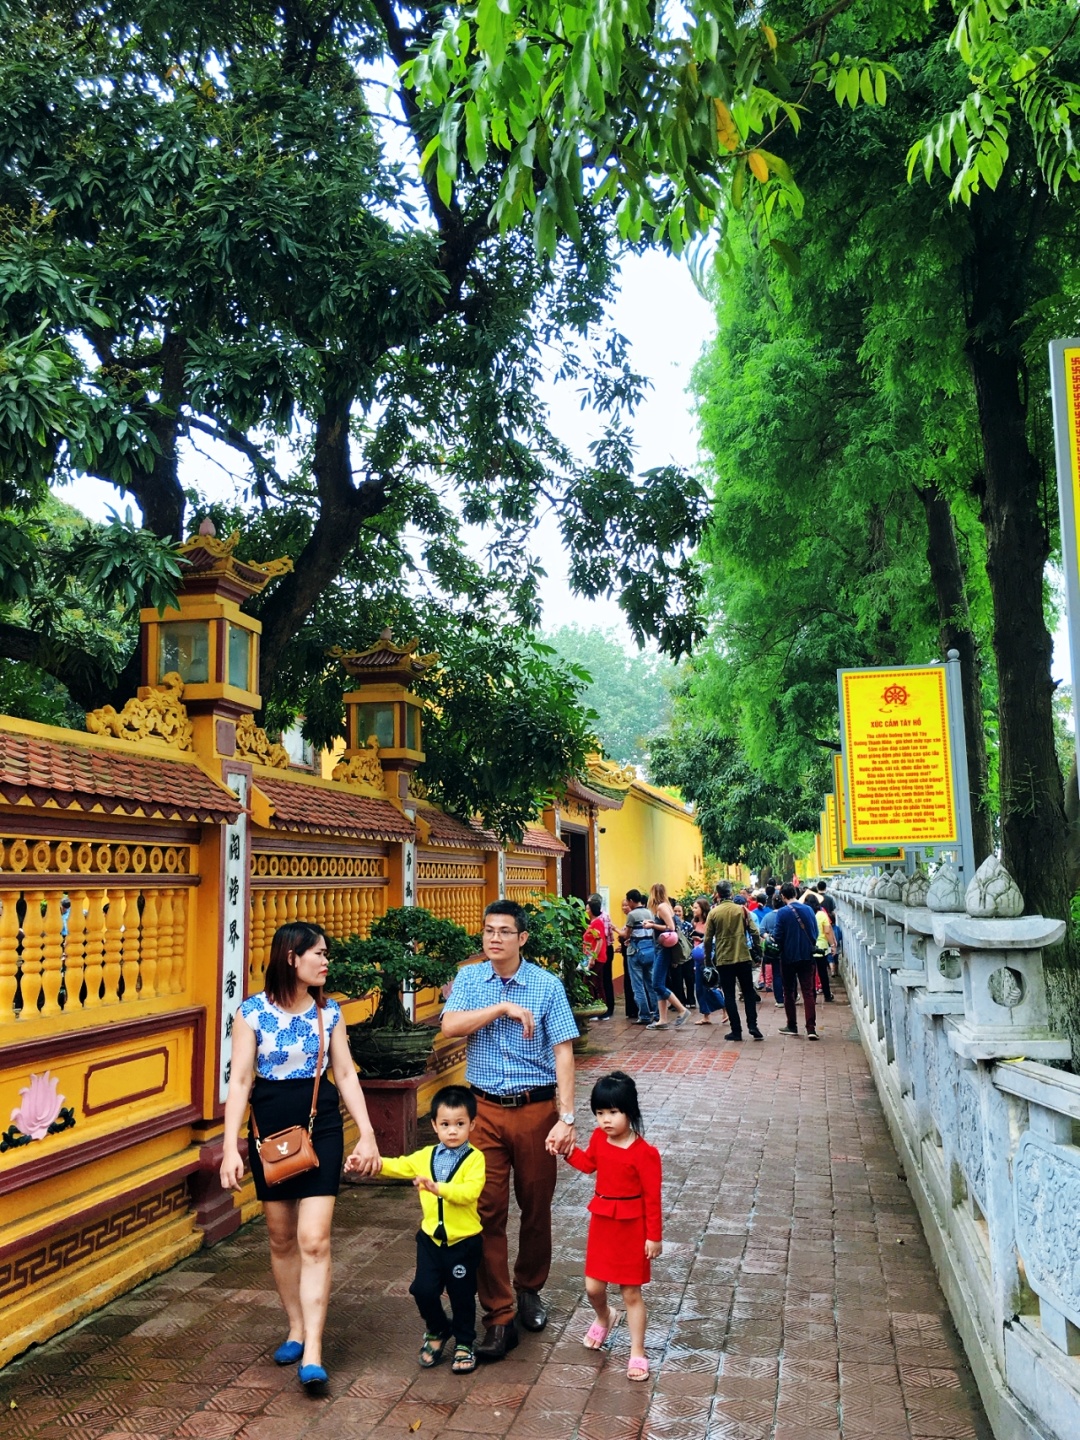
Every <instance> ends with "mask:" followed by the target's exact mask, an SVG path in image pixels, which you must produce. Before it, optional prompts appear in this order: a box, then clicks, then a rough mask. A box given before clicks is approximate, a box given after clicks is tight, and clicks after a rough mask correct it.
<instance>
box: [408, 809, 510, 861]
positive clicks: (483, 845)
mask: <svg viewBox="0 0 1080 1440" xmlns="http://www.w3.org/2000/svg"><path fill="white" fill-rule="evenodd" d="M416 813H417V815H418V817H419V818H420V819H422V820H423V821H425V823H426V824H427V825H428V827H429V829H430V832H431V833H430V835H429V836H428V841H427V843H428V844H429V845H447V846H453V847H455V848H456V849H460V850H498V848H499V842H498V840H497V839H496V837H495V836H494V835H493V834H492V833H491V831H490V830H484V829H483V828H482V827H481V826H479V825H477V824H475V823H474V824H466V823H465V821H464V820H458V819H456V818H455V816H453V815H448V814H447V813H446V811H445V810H439V809H437V808H436V807H435V806H434V805H431V806H428V805H424V806H422V807H420V808H419V809H418V810H417V812H416Z"/></svg>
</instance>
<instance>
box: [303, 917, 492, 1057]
mask: <svg viewBox="0 0 1080 1440" xmlns="http://www.w3.org/2000/svg"><path fill="white" fill-rule="evenodd" d="M475 948H476V947H475V946H474V944H473V942H472V940H471V939H470V937H469V934H468V932H467V931H466V930H464V929H463V928H462V927H461V926H460V925H456V924H455V923H454V922H453V921H452V920H440V919H438V918H437V917H436V916H434V915H432V913H431V911H430V910H424V909H422V908H420V907H412V906H402V907H401V908H399V909H396V910H388V911H387V912H386V914H385V915H383V916H382V917H381V918H380V919H378V920H376V921H375V923H374V924H373V925H372V927H371V934H370V935H369V937H368V938H367V939H366V940H364V939H361V938H360V936H358V935H352V936H350V937H349V939H348V940H336V941H334V943H333V945H332V947H331V951H330V968H329V973H328V974H327V977H326V984H327V988H328V989H330V990H336V991H342V992H344V993H345V994H346V995H349V996H352V997H354V998H357V999H359V998H361V997H363V996H368V995H377V996H378V997H379V999H378V1004H377V1006H376V1007H375V1013H374V1014H373V1015H372V1016H371V1018H370V1019H369V1020H365V1021H363V1022H362V1023H361V1024H359V1025H350V1026H349V1027H348V1035H349V1049H350V1050H351V1051H352V1056H353V1059H354V1060H355V1061H356V1063H357V1065H358V1066H359V1068H360V1072H361V1074H362V1075H363V1076H364V1077H371V1078H373V1079H401V1078H403V1077H408V1076H415V1075H422V1074H423V1073H424V1071H425V1070H426V1069H427V1063H428V1057H429V1056H430V1054H431V1047H432V1045H433V1044H434V1041H435V1031H434V1030H433V1029H432V1027H431V1026H430V1025H424V1024H419V1025H418V1024H416V1023H415V1022H414V1021H413V1020H412V1019H410V1017H409V1013H408V1011H407V1010H406V1008H405V997H406V996H407V995H410V994H415V993H416V992H417V991H419V990H426V989H428V988H429V987H431V988H434V989H441V987H442V986H443V985H446V984H447V983H448V982H449V981H451V980H453V978H454V976H455V975H456V974H457V972H458V967H459V966H460V965H462V964H463V963H464V962H465V961H466V960H468V959H469V958H470V956H472V955H473V954H475Z"/></svg>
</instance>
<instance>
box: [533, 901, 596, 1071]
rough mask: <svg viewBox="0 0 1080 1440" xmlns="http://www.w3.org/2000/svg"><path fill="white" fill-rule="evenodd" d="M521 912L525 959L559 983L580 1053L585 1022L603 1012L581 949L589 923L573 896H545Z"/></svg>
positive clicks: (583, 908) (587, 1022) (585, 1034)
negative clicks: (525, 923)
mask: <svg viewBox="0 0 1080 1440" xmlns="http://www.w3.org/2000/svg"><path fill="white" fill-rule="evenodd" d="M523 908H524V910H525V913H526V915H527V916H528V917H529V918H528V930H529V938H528V940H527V941H526V944H525V950H524V956H525V959H526V960H532V961H533V962H534V964H537V965H542V966H543V967H544V969H545V970H550V971H551V972H552V974H553V975H558V977H559V979H560V980H561V981H562V983H563V989H564V990H565V991H566V998H567V999H568V1000H569V1001H570V1008H571V1010H572V1011H573V1012H574V1019H575V1020H576V1021H577V1026H578V1029H579V1030H580V1031H581V1037H580V1044H579V1042H578V1041H575V1042H574V1047H575V1049H583V1048H584V1045H585V1040H586V1038H587V1036H588V1033H589V1021H590V1020H591V1019H592V1018H593V1016H595V1015H602V1014H603V1013H604V1011H605V1009H606V1006H605V1005H604V1003H603V1002H602V1001H598V1000H597V999H596V997H595V995H594V994H593V992H592V989H591V988H590V985H589V982H588V979H587V976H588V969H587V967H586V963H585V952H584V948H583V946H582V939H583V937H584V934H585V927H586V926H587V925H588V923H589V917H588V915H587V914H586V912H585V906H584V905H583V904H582V903H581V901H580V900H578V899H576V898H574V897H573V896H571V897H569V898H557V897H555V896H549V897H547V898H545V899H543V900H539V901H536V902H534V903H530V904H528V905H525V906H524V907H523Z"/></svg>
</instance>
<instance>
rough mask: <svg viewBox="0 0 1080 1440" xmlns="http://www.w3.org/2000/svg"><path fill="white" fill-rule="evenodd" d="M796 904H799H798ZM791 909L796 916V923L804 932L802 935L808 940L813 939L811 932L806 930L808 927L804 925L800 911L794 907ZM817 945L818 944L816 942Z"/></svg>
mask: <svg viewBox="0 0 1080 1440" xmlns="http://www.w3.org/2000/svg"><path fill="white" fill-rule="evenodd" d="M796 903H797V902H796ZM789 908H790V910H791V913H792V914H793V915H794V916H795V919H796V921H797V922H798V925H799V929H800V930H801V931H802V933H803V934H804V935H805V936H806V938H807V939H808V940H809V939H811V938H812V937H811V935H810V931H809V930H808V929H807V928H806V926H805V925H804V924H803V918H802V916H801V915H800V914H799V912H798V910H796V909H795V906H794V905H792V906H790V907H789ZM815 943H816V942H815Z"/></svg>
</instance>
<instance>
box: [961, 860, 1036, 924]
mask: <svg viewBox="0 0 1080 1440" xmlns="http://www.w3.org/2000/svg"><path fill="white" fill-rule="evenodd" d="M964 908H965V909H966V910H967V913H968V914H969V915H971V916H973V917H974V918H975V919H978V920H1011V919H1013V918H1014V917H1015V916H1017V915H1022V914H1023V913H1024V897H1023V895H1021V894H1020V887H1019V886H1018V885H1017V883H1016V881H1015V880H1014V879H1013V878H1012V876H1011V875H1010V874H1009V872H1008V871H1007V870H1006V869H1005V866H1004V865H1002V863H1001V861H1000V860H999V859H998V858H997V856H996V855H988V856H987V857H986V859H985V860H984V861H983V863H982V864H981V865H980V866H979V868H978V869H977V870H976V871H975V874H974V876H973V877H972V880H971V884H970V885H969V886H968V887H967V894H966V895H965V896H964Z"/></svg>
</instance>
